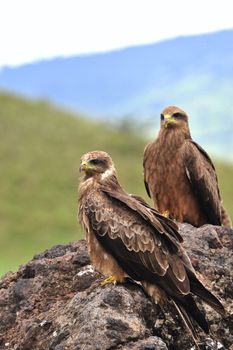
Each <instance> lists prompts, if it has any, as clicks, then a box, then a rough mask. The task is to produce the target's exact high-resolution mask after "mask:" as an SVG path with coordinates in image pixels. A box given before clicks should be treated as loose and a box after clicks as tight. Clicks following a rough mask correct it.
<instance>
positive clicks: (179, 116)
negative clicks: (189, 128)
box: [172, 113, 182, 119]
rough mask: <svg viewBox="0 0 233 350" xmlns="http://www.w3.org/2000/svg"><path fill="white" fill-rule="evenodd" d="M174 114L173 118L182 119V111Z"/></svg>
mask: <svg viewBox="0 0 233 350" xmlns="http://www.w3.org/2000/svg"><path fill="white" fill-rule="evenodd" d="M172 116H173V118H176V119H182V114H181V113H174V114H173V115H172Z"/></svg>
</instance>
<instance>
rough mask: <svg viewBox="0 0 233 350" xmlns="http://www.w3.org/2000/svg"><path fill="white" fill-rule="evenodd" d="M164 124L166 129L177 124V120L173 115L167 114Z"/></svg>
mask: <svg viewBox="0 0 233 350" xmlns="http://www.w3.org/2000/svg"><path fill="white" fill-rule="evenodd" d="M163 124H164V126H165V128H167V127H168V126H169V125H172V124H177V121H176V120H175V118H173V116H172V115H170V114H165V115H164V119H163Z"/></svg>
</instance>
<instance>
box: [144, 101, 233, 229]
mask: <svg viewBox="0 0 233 350" xmlns="http://www.w3.org/2000/svg"><path fill="white" fill-rule="evenodd" d="M143 167H144V182H145V186H146V190H147V193H148V195H149V196H150V197H151V198H152V199H153V202H154V206H155V208H156V209H158V210H159V211H160V212H162V213H164V212H167V213H168V214H169V216H170V217H171V218H173V219H176V220H177V221H179V222H188V223H190V224H192V225H193V226H198V227H199V226H201V225H203V224H207V223H208V224H213V225H223V226H226V227H231V220H230V217H229V216H228V214H227V212H226V210H225V209H224V208H223V206H222V202H221V197H220V192H219V187H218V180H217V175H216V172H215V167H214V165H213V163H212V161H211V159H210V157H209V156H208V154H207V153H206V152H205V151H204V150H203V149H202V148H201V147H200V146H199V145H198V144H197V143H196V142H194V141H193V140H192V138H191V135H190V131H189V125H188V116H187V114H186V113H185V112H184V111H183V110H182V109H180V108H178V107H175V106H170V107H167V108H165V109H164V110H163V111H162V113H161V127H160V131H159V134H158V137H157V139H156V140H155V141H153V142H151V143H149V144H148V145H147V146H146V148H145V151H144V159H143Z"/></svg>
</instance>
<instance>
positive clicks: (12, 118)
mask: <svg viewBox="0 0 233 350" xmlns="http://www.w3.org/2000/svg"><path fill="white" fill-rule="evenodd" d="M0 140H1V141H0V142H1V146H0V162H1V172H0V181H1V186H0V249H1V250H0V254H1V255H0V274H3V273H4V272H7V271H9V270H15V269H17V268H18V266H19V265H20V264H22V263H24V262H26V261H28V260H29V259H30V258H31V257H32V256H33V255H34V254H36V253H38V252H40V251H43V250H44V249H47V248H50V247H51V246H53V245H55V244H62V243H68V242H70V241H74V240H77V239H80V238H81V237H83V235H82V232H81V230H80V228H79V226H78V224H77V221H76V212H77V197H78V195H77V193H78V182H79V173H78V168H79V162H80V157H81V155H82V154H83V153H86V152H88V151H91V150H96V149H99V150H105V151H107V152H108V153H110V155H111V156H112V158H113V160H114V162H115V165H116V168H117V170H118V175H119V180H120V182H121V184H122V185H123V187H124V188H125V189H126V190H127V191H128V192H130V193H137V194H138V195H141V196H143V197H144V198H146V194H145V190H144V185H143V178H142V155H143V149H144V145H145V143H146V141H145V140H144V139H143V138H142V137H140V136H137V135H135V134H134V133H133V132H130V130H128V129H127V131H125V132H124V131H122V130H121V131H119V130H117V129H113V128H111V127H110V126H109V125H106V124H105V123H104V122H102V123H101V122H95V121H90V120H88V119H87V118H85V117H84V116H76V115H73V114H72V113H69V112H67V111H62V110H60V109H59V110H58V109H57V108H55V107H54V106H52V105H50V104H48V103H47V102H32V101H27V100H24V99H21V98H18V97H15V96H11V95H8V94H5V93H1V94H0ZM217 169H218V174H219V182H220V187H221V190H222V196H223V198H224V202H225V206H226V208H228V209H229V211H230V213H231V216H232V217H233V203H232V198H233V186H232V184H233V167H231V166H230V165H228V164H220V163H218V164H217Z"/></svg>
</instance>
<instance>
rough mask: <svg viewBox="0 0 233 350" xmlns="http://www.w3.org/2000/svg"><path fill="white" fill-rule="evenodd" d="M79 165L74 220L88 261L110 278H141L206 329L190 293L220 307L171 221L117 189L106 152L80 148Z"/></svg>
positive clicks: (191, 326) (153, 291)
mask: <svg viewBox="0 0 233 350" xmlns="http://www.w3.org/2000/svg"><path fill="white" fill-rule="evenodd" d="M80 169H81V171H83V172H84V177H83V179H82V180H81V183H80V188H79V221H80V223H81V225H82V227H83V229H84V231H85V233H86V240H87V245H88V251H89V254H90V257H91V261H92V264H93V266H94V267H95V268H96V269H97V270H98V271H99V272H101V273H103V274H104V275H106V276H111V278H109V281H112V282H114V281H115V282H123V281H124V279H125V278H126V277H130V278H132V279H133V280H135V281H138V282H141V284H142V286H143V287H144V289H145V291H146V292H147V293H148V295H150V296H151V297H152V298H153V299H154V301H155V302H156V303H159V304H160V305H161V306H163V305H164V303H166V302H167V300H168V299H169V300H171V301H172V302H173V304H174V305H175V306H176V308H177V310H178V311H179V314H180V315H181V316H182V318H183V320H184V322H185V324H186V326H187V327H188V328H189V329H190V331H191V332H192V334H193V336H194V337H195V329H194V323H195V321H196V323H197V324H198V325H199V326H200V327H201V328H202V329H203V330H204V331H205V332H207V333H208V331H209V327H208V323H207V321H206V319H205V317H204V315H203V313H202V312H201V311H200V310H199V309H198V307H197V305H196V303H195V300H194V298H193V296H192V294H194V295H197V296H199V297H200V298H201V299H202V300H204V301H205V302H206V303H208V304H209V305H210V306H212V307H213V308H214V309H215V310H216V311H217V312H219V313H221V314H223V313H224V308H223V306H222V305H221V303H220V302H219V301H218V299H217V298H216V297H215V296H214V295H212V294H211V293H210V292H209V291H208V290H207V289H206V288H205V287H204V286H203V285H202V283H201V282H200V281H199V280H198V279H197V277H196V275H195V272H194V270H193V267H192V265H191V262H190V260H189V258H188V256H187V254H186V253H185V251H184V249H183V248H182V245H181V243H182V237H181V236H180V234H179V233H178V231H177V226H176V224H175V223H174V222H173V221H171V220H170V219H168V218H165V217H164V216H163V215H161V214H159V213H158V212H157V211H156V210H154V209H152V208H150V207H149V206H148V205H147V204H146V203H145V202H144V201H143V200H142V199H140V198H139V197H136V196H132V195H129V194H128V193H126V192H125V191H124V190H123V189H122V187H121V186H120V184H119V182H118V180H117V175H116V170H115V167H114V164H113V162H112V160H111V158H110V157H109V155H108V154H107V153H105V152H101V151H94V152H90V153H87V154H85V155H84V156H83V157H82V159H81V167H80Z"/></svg>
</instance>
